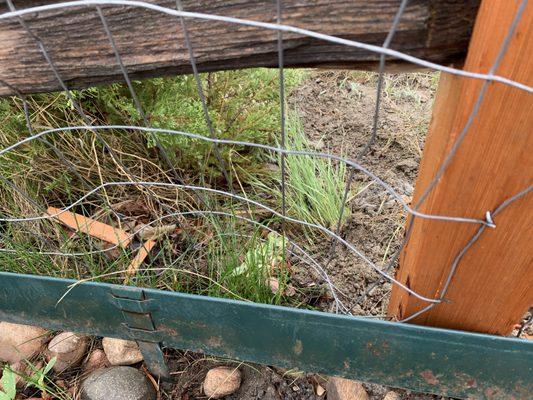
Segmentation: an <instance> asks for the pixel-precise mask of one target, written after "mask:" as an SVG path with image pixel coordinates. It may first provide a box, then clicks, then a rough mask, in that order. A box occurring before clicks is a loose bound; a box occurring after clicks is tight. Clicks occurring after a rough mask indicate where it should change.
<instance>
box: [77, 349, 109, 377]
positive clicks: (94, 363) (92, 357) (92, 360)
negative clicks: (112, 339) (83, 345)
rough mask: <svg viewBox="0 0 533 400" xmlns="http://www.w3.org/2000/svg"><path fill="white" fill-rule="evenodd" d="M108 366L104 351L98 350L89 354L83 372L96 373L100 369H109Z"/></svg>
mask: <svg viewBox="0 0 533 400" xmlns="http://www.w3.org/2000/svg"><path fill="white" fill-rule="evenodd" d="M109 365H110V363H109V360H108V359H107V357H106V355H105V353H104V351H103V350H100V349H94V350H93V351H92V352H91V354H89V357H88V358H87V362H86V363H85V365H84V367H83V370H84V371H85V372H86V373H88V372H93V371H96V370H97V369H100V368H105V367H109Z"/></svg>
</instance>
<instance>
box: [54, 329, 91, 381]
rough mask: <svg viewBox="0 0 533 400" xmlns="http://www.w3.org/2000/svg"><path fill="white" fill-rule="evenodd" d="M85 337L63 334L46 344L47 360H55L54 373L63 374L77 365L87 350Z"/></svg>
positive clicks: (71, 333) (69, 333) (68, 333)
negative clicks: (54, 358)
mask: <svg viewBox="0 0 533 400" xmlns="http://www.w3.org/2000/svg"><path fill="white" fill-rule="evenodd" d="M87 342H88V338H87V336H83V335H78V334H77V333H74V332H63V333H60V334H59V335H57V336H56V337H54V338H53V339H52V340H51V341H50V343H48V352H47V359H48V360H50V359H52V358H53V357H56V358H57V361H56V363H55V364H54V367H53V368H54V371H56V372H63V371H65V370H66V369H68V368H70V367H71V366H73V365H76V364H78V363H79V362H80V361H81V359H82V357H83V355H84V354H85V351H86V350H87Z"/></svg>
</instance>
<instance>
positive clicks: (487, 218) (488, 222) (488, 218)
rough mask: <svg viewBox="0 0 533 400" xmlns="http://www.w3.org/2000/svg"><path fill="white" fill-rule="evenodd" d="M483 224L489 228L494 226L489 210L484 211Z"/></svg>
mask: <svg viewBox="0 0 533 400" xmlns="http://www.w3.org/2000/svg"><path fill="white" fill-rule="evenodd" d="M485 225H487V226H488V227H489V228H496V224H495V223H494V221H493V220H492V215H491V213H490V211H487V212H486V213H485Z"/></svg>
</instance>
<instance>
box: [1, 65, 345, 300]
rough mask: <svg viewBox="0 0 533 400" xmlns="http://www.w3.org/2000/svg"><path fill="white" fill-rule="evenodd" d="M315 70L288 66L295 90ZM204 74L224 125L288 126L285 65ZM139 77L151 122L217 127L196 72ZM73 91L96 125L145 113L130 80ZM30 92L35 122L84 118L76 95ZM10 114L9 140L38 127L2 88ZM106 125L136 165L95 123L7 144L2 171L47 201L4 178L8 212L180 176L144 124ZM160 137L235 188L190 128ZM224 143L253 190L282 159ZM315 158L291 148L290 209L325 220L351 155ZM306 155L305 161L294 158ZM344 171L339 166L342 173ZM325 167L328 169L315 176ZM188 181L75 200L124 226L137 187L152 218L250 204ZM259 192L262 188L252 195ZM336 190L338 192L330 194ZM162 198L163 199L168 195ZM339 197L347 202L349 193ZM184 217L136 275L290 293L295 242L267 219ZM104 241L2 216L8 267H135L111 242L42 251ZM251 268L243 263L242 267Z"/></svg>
mask: <svg viewBox="0 0 533 400" xmlns="http://www.w3.org/2000/svg"><path fill="white" fill-rule="evenodd" d="M304 77H305V72H302V71H297V70H290V71H286V89H287V92H290V90H291V88H293V87H294V86H296V85H297V84H298V83H299V82H300V81H301V80H302V79H303V78H304ZM201 78H202V82H203V86H204V91H205V94H206V100H207V105H208V109H209V116H210V119H211V121H212V123H213V127H214V129H215V133H216V135H217V137H219V138H224V139H234V140H239V141H249V142H256V143H272V142H275V141H276V140H277V139H278V138H279V126H280V116H279V92H278V90H279V87H278V85H279V82H278V73H277V70H268V69H254V70H243V71H231V72H220V73H212V74H202V76H201ZM134 86H135V89H136V92H137V94H138V96H139V98H140V100H141V103H142V104H143V108H144V112H145V114H146V117H147V119H148V123H149V125H150V126H153V127H161V128H168V129H174V130H179V131H189V132H193V133H197V134H202V135H206V136H208V135H210V132H209V129H208V127H207V125H206V123H205V119H204V114H203V109H202V104H201V102H200V99H199V97H198V94H197V92H196V86H195V82H194V79H193V77H191V76H182V77H175V78H157V79H151V80H148V81H143V82H134ZM73 95H74V98H75V99H76V101H77V102H78V103H80V104H81V106H82V108H83V109H84V110H85V112H86V114H87V115H88V116H89V119H90V121H91V123H92V124H94V125H111V124H114V125H144V121H143V119H142V117H141V115H140V114H139V113H138V111H137V110H136V109H135V107H134V105H133V102H132V100H131V98H130V95H129V93H128V90H127V88H126V87H125V86H124V85H120V84H115V85H110V86H107V87H98V88H90V89H86V90H81V91H74V92H73ZM28 103H29V105H30V108H31V109H32V110H33V111H32V114H31V115H30V118H31V123H32V126H33V128H34V130H35V131H37V132H38V131H41V130H44V129H50V128H55V127H60V126H66V125H84V124H85V122H84V121H83V120H82V119H81V118H80V117H79V116H78V115H77V114H76V112H75V110H74V108H73V104H72V102H70V101H69V100H68V98H67V97H66V96H65V95H64V94H62V93H52V94H42V95H35V96H30V97H29V98H28ZM0 121H2V124H3V125H2V128H0V145H1V146H2V147H5V146H7V145H10V144H13V143H14V142H16V141H18V140H20V139H21V138H23V137H26V136H27V135H28V130H27V127H26V126H25V120H24V114H23V107H22V103H21V101H20V100H19V99H12V100H11V101H8V100H0ZM290 129H291V130H292V129H293V128H292V127H291V128H290ZM99 133H100V135H101V136H102V137H103V138H104V140H105V141H106V142H107V143H108V144H109V146H110V147H111V148H112V149H113V151H114V152H115V154H116V157H117V158H118V159H119V160H118V161H120V162H122V163H124V164H125V165H126V166H127V167H128V170H129V172H128V173H126V171H124V170H123V169H122V168H121V167H120V166H119V165H118V163H117V160H115V158H114V157H113V156H111V155H110V153H109V151H108V150H107V149H106V148H105V146H104V144H103V143H102V142H101V141H100V139H99V138H98V137H97V136H96V135H95V133H94V132H92V131H90V130H83V131H77V132H71V133H67V132H65V133H54V134H51V135H49V136H46V138H45V139H46V143H45V142H43V141H33V142H29V143H27V144H25V145H23V146H21V147H18V148H17V149H16V150H15V151H13V152H10V153H8V154H7V155H5V156H2V157H1V159H2V162H0V174H1V175H3V176H5V177H6V178H8V179H9V180H10V181H12V182H15V183H16V184H17V185H18V186H19V187H20V188H21V189H22V190H23V191H24V192H25V193H27V194H28V196H29V197H31V198H34V199H35V200H36V201H37V202H39V203H40V204H41V205H42V207H36V206H35V205H33V204H32V203H31V201H28V200H27V199H25V198H24V196H23V195H21V194H20V193H18V192H16V191H14V190H12V188H11V187H10V186H9V185H8V184H7V183H5V182H0V202H1V203H2V204H1V205H0V214H2V215H6V216H7V215H9V216H30V215H31V216H34V215H42V214H43V213H44V212H45V208H46V206H48V205H54V206H57V207H63V206H65V205H67V204H69V203H72V202H73V201H75V200H77V199H78V198H79V197H80V196H81V195H83V194H85V193H86V192H87V191H88V190H90V189H91V188H94V187H95V186H98V185H100V184H102V183H104V182H112V181H124V180H131V179H136V180H143V181H158V182H161V181H168V180H169V170H168V166H167V165H166V164H165V161H164V160H163V159H162V157H161V156H160V154H158V149H156V148H155V142H154V137H153V136H152V135H149V134H146V133H143V132H138V131H135V130H127V131H124V130H106V131H100V132H99ZM298 135H299V136H294V138H293V139H292V141H291V144H290V145H291V146H295V148H299V147H302V148H303V147H305V146H307V144H306V140H305V137H304V136H303V133H302V132H301V130H300V128H299V129H298ZM291 137H292V136H291ZM158 139H159V140H160V141H161V142H162V144H163V146H164V148H165V149H166V150H167V152H168V153H169V155H170V158H171V161H172V163H173V166H174V167H175V168H176V169H177V170H179V171H180V172H181V173H182V175H183V176H184V178H185V180H186V182H187V183H192V184H196V183H198V182H202V181H208V182H209V183H210V184H211V186H217V187H221V188H223V189H226V190H228V189H230V188H227V187H224V184H225V183H224V182H220V179H219V178H220V177H221V174H220V170H219V169H218V165H217V162H216V159H215V157H214V155H213V151H212V145H211V144H209V143H206V142H204V141H200V140H191V139H188V138H184V137H181V136H169V135H158ZM220 149H221V152H222V156H223V158H224V161H225V162H226V163H227V165H228V166H229V167H230V171H231V172H232V173H233V174H234V175H235V177H236V178H237V179H236V180H235V181H236V182H238V185H239V187H240V188H242V189H243V191H247V192H248V193H254V192H255V193H257V191H259V190H262V189H263V188H264V187H263V186H261V184H263V182H261V179H263V178H264V177H265V176H267V175H265V173H264V170H265V168H264V166H265V162H266V161H272V159H270V158H269V156H268V155H267V154H265V153H264V152H262V151H259V150H257V149H250V148H246V147H243V146H220ZM58 150H59V151H60V152H61V153H62V154H63V156H64V157H66V159H67V161H68V165H65V163H64V160H61V159H60V157H58V154H57V151H58ZM289 158H290V160H289ZM313 160H314V159H311V158H309V157H305V156H291V157H288V162H287V165H288V174H289V181H288V182H289V185H288V196H287V197H288V198H289V197H291V196H292V197H293V198H294V200H291V201H290V202H289V203H288V207H289V213H290V214H291V215H294V216H295V217H297V218H301V219H304V220H308V221H309V222H315V223H318V224H324V221H326V223H327V225H328V226H329V225H330V224H331V221H332V220H335V219H336V216H332V215H333V214H335V211H333V210H331V214H328V212H327V210H326V208H327V207H330V206H331V205H325V207H326V208H322V206H321V205H320V204H319V203H320V202H321V201H323V198H322V197H321V196H323V195H324V193H333V186H334V185H335V182H336V179H337V178H338V176H337V175H338V173H339V170H338V168H342V167H341V166H339V167H337V166H334V164H333V163H331V162H328V161H325V160H314V161H313ZM278 161H279V160H277V161H275V162H278ZM297 161H300V162H302V163H303V164H293V163H294V162H297ZM71 168H72V169H73V170H74V171H75V172H76V173H77V174H74V173H73V172H72V170H71ZM243 171H246V173H244V172H243ZM343 171H344V170H343ZM344 173H345V172H340V174H341V176H342V175H343V174H344ZM129 174H131V176H130V175H129ZM316 179H319V180H321V179H327V180H329V181H328V182H323V183H322V184H315V182H314V181H315V180H316ZM260 183H261V184H260ZM182 192H184V191H179V190H175V189H153V190H152V189H151V190H150V193H148V191H147V190H146V189H144V190H143V189H140V188H137V187H135V186H130V187H127V188H124V187H118V186H117V187H109V188H106V189H105V190H102V191H101V192H99V193H98V194H96V195H94V196H92V197H90V198H88V199H87V200H86V201H84V202H83V204H80V205H78V206H76V207H75V208H73V209H72V210H71V211H73V212H77V213H80V214H83V215H87V216H92V217H95V216H97V219H99V220H101V221H103V222H106V223H111V224H114V225H118V226H121V224H123V223H124V218H125V215H129V214H128V212H129V211H125V210H124V209H121V208H120V204H121V203H123V202H124V200H125V199H126V198H127V199H130V200H131V199H134V203H135V207H137V208H139V209H140V211H132V213H133V214H132V216H130V217H131V219H134V220H135V219H136V218H142V219H144V222H145V223H146V222H148V221H152V220H154V219H155V218H158V217H160V216H161V215H162V214H163V213H168V212H170V211H172V212H176V211H189V210H198V209H205V208H209V207H211V208H218V209H221V210H228V209H231V210H233V211H237V210H238V211H243V210H242V209H243V206H242V205H238V204H236V203H235V202H232V201H228V200H227V199H225V200H224V199H222V197H215V196H212V197H211V196H206V198H207V202H208V206H206V205H205V204H200V203H199V202H198V201H197V199H196V198H195V197H193V196H192V195H191V196H190V197H185V198H184V196H185V195H184V194H182ZM340 192H342V189H341V190H340ZM317 195H318V196H320V198H317ZM253 196H255V194H253V195H251V196H249V197H253ZM331 198H332V196H329V199H328V198H326V201H329V200H331ZM279 200H280V195H279V190H278V192H276V193H275V195H274V196H273V198H266V199H265V198H264V197H263V198H262V201H263V202H266V203H268V204H270V203H273V202H276V203H277V204H279ZM331 201H333V200H331ZM157 202H160V203H162V204H159V205H158V204H157ZM300 202H306V203H305V204H303V203H302V204H299V203H300ZM110 205H112V206H113V207H112V208H111V207H110ZM270 205H272V204H270ZM332 207H335V208H336V209H337V210H338V205H334V206H332ZM115 209H117V210H118V214H116V210H115ZM337 215H338V214H337ZM128 218H129V217H128ZM267 219H268V220H267V221H265V220H263V222H265V223H267V222H269V223H270V222H271V223H272V224H277V223H278V220H276V219H275V218H270V217H268V218H267ZM178 221H179V222H183V223H184V226H186V227H187V226H188V224H190V223H192V225H191V226H188V228H187V232H188V234H186V235H182V236H181V237H180V238H179V239H176V238H172V239H171V238H167V240H162V241H161V242H160V243H159V244H158V247H157V248H156V250H155V251H154V253H153V254H150V257H149V258H148V259H147V260H146V262H145V263H144V265H143V268H142V269H141V271H140V272H139V274H138V275H137V276H136V277H135V279H132V283H135V284H137V285H139V286H149V287H158V288H165V289H171V290H180V291H185V292H189V293H198V294H206V295H213V296H225V297H231V298H239V299H248V300H253V301H258V302H264V303H274V304H281V303H283V302H286V301H287V299H285V298H284V294H283V293H284V288H285V287H286V285H287V284H288V281H289V275H288V271H287V269H286V268H285V260H283V261H279V258H280V257H282V256H283V257H284V250H285V249H284V246H283V249H282V250H280V249H279V248H278V246H269V245H268V242H269V240H270V239H271V237H269V236H266V234H265V231H264V230H261V229H251V228H250V226H247V227H246V228H245V227H243V223H242V221H239V220H236V219H235V220H228V221H226V220H224V221H218V220H217V217H214V216H212V217H209V218H207V217H205V218H195V217H190V218H188V221H184V219H183V218H181V219H179V218H177V220H173V221H172V222H178ZM191 221H192V222H191ZM327 221H329V222H327ZM194 224H198V225H194ZM70 233H72V232H70ZM265 241H266V243H267V245H265ZM96 244H97V243H95V241H94V240H91V239H90V238H88V237H84V236H83V235H70V234H69V232H68V231H66V230H65V229H64V228H63V227H61V226H60V225H59V224H57V223H56V222H50V221H43V222H36V223H22V224H19V223H16V224H11V223H9V224H1V223H0V246H1V247H3V248H4V249H10V250H12V251H14V252H13V253H6V252H0V264H1V265H2V266H3V267H2V269H3V270H9V271H14V272H21V273H33V274H40V275H42V274H46V275H50V276H56V277H66V278H74V279H84V278H88V277H100V278H98V280H101V281H109V282H115V283H116V282H117V281H118V282H121V281H123V274H114V275H106V274H109V273H113V272H115V271H122V270H124V269H125V268H126V267H127V265H128V262H129V261H130V260H131V258H132V257H133V254H134V253H133V252H132V251H131V250H126V251H122V253H121V254H120V255H118V256H115V257H114V258H112V257H106V256H105V255H104V254H102V253H99V254H90V255H89V254H87V255H85V256H80V257H66V256H58V255H44V254H38V252H39V251H62V252H78V253H79V252H82V253H83V252H84V251H85V252H88V251H94V250H95V249H96V248H95V245H96ZM273 260H276V268H274V269H273V270H272V269H270V268H267V266H271V265H272V262H273ZM243 266H244V268H243ZM240 269H243V271H242V272H239V273H236V272H235V271H239V270H240ZM104 275H105V276H104ZM269 277H275V278H276V279H277V280H278V283H279V290H278V291H276V292H273V290H272V289H271V288H270V287H269V285H268V278H269Z"/></svg>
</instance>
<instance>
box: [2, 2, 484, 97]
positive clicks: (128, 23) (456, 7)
mask: <svg viewBox="0 0 533 400" xmlns="http://www.w3.org/2000/svg"><path fill="white" fill-rule="evenodd" d="M150 1H153V0H150ZM53 2H55V1H53ZM156 2H157V4H159V5H162V6H165V7H168V8H175V2H174V0H158V1H156ZM47 3H52V1H51V0H14V4H15V7H16V8H17V9H22V8H28V7H31V6H36V5H42V4H47ZM399 4H400V0H368V1H354V0H327V1H326V0H318V1H310V0H305V1H304V0H284V1H283V7H284V9H283V23H284V24H288V25H294V26H297V27H301V28H307V29H310V30H314V31H318V32H322V33H326V34H330V35H334V36H339V37H343V38H347V39H353V40H358V41H362V42H366V43H371V44H382V43H383V40H384V39H385V37H386V35H387V32H388V30H389V28H390V25H391V22H392V20H393V18H394V15H395V13H396V11H397V9H398V7H399ZM478 4H479V0H411V1H410V2H409V6H408V7H407V9H406V11H405V14H404V16H403V18H402V20H401V23H400V24H399V27H398V31H397V33H396V35H395V37H394V40H393V43H392V45H391V47H392V48H394V49H396V50H400V51H403V52H406V53H408V54H411V55H414V56H417V57H421V58H425V59H428V60H431V61H434V62H438V63H443V64H449V63H456V62H457V63H459V62H461V61H462V60H463V58H464V55H465V54H466V48H467V46H468V43H469V40H470V34H471V29H472V25H473V21H474V19H475V15H476V12H477V8H478ZM183 7H184V9H185V10H187V11H198V12H204V13H212V14H218V15H224V16H232V17H238V18H244V19H250V20H257V21H264V22H275V16H276V3H275V1H274V0H269V1H251V0H224V1H218V0H201V1H192V0H185V1H183ZM5 11H7V7H6V4H5V1H3V0H2V1H0V12H5ZM104 14H105V15H106V17H107V19H108V23H109V25H110V28H111V31H112V32H113V35H114V37H115V40H116V43H117V47H118V49H119V52H120V54H121V55H122V57H123V61H124V63H125V65H126V66H127V68H128V70H129V71H130V73H131V75H132V77H134V78H142V77H148V76H160V75H172V74H183V73H190V72H191V67H190V64H189V55H188V52H187V49H186V47H185V44H184V40H183V32H182V31H181V28H180V25H179V21H178V20H177V19H176V18H174V17H172V16H168V15H163V14H159V13H156V12H153V11H149V10H143V9H136V8H132V7H122V6H106V7H104ZM23 18H24V20H25V21H26V22H27V24H28V25H29V26H30V29H31V30H32V31H33V33H34V34H35V35H36V36H37V37H39V38H40V39H41V40H42V41H43V43H44V44H45V45H46V47H47V48H48V50H49V52H50V55H51V58H52V60H53V61H54V63H55V64H56V66H57V68H58V70H59V72H60V74H61V76H62V78H63V79H64V81H65V82H66V83H67V84H68V86H69V87H71V88H81V87H86V86H90V85H95V84H100V83H108V82H115V81H122V75H121V74H120V70H119V68H118V66H117V63H116V59H115V57H114V54H113V51H112V49H111V46H110V44H109V40H108V38H107V36H106V35H105V32H104V30H103V27H102V24H101V21H100V19H99V18H98V16H97V13H96V10H95V8H76V9H65V10H56V11H50V12H44V13H39V14H31V15H26V16H24V17H23ZM188 27H189V31H190V35H191V41H192V44H193V47H194V51H195V56H196V58H197V63H198V66H199V69H200V70H201V71H214V70H224V69H232V68H246V67H259V66H266V67H276V66H277V63H278V61H277V34H276V32H273V31H264V30H261V29H258V28H253V27H244V26H237V25H229V24H226V23H220V22H213V21H201V20H188ZM284 48H285V64H286V66H288V67H309V66H322V67H336V68H343V67H345V68H360V69H372V68H375V66H376V62H377V61H378V60H379V55H377V54H374V53H371V52H368V51H363V50H358V49H355V48H348V47H346V46H341V45H334V44H331V43H326V42H322V41H318V40H316V39H311V38H306V37H302V36H299V35H295V34H285V35H284ZM389 65H390V66H391V67H392V66H394V65H395V61H394V60H391V62H390V63H389ZM398 65H400V66H403V67H404V68H406V69H414V66H413V65H408V64H401V63H400V64H398ZM0 76H1V77H2V78H1V79H2V80H4V81H5V82H7V83H8V84H11V85H13V86H14V87H15V88H17V89H18V90H19V91H20V92H22V93H35V92H46V91H54V90H60V86H59V84H58V82H57V80H56V79H55V78H54V76H53V74H52V72H51V70H50V68H49V66H48V64H47V63H46V62H45V60H44V58H43V56H42V54H41V53H40V50H39V49H38V47H37V45H36V42H35V40H34V39H33V38H32V37H31V36H30V35H28V33H27V32H26V31H25V30H24V29H23V28H22V27H21V26H20V24H19V22H17V20H16V19H13V20H9V21H0ZM8 94H12V90H11V89H9V87H7V86H5V85H1V84H0V96H2V95H8Z"/></svg>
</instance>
